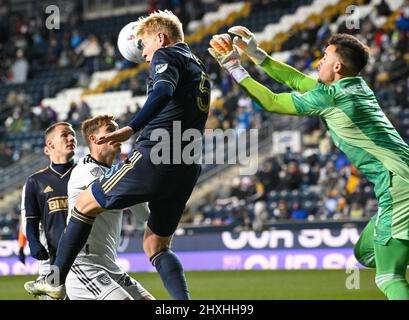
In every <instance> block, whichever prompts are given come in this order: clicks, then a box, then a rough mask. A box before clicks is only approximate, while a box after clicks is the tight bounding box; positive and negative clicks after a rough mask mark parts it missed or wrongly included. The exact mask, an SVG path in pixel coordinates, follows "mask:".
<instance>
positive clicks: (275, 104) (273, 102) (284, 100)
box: [239, 76, 298, 115]
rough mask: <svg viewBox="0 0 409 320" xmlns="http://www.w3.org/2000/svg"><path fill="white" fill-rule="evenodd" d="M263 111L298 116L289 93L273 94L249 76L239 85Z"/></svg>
mask: <svg viewBox="0 0 409 320" xmlns="http://www.w3.org/2000/svg"><path fill="white" fill-rule="evenodd" d="M239 85H240V87H242V88H243V89H244V90H245V91H246V92H247V94H248V95H249V96H250V97H251V98H252V99H253V100H254V101H256V102H257V103H258V104H259V105H260V106H261V107H262V108H263V109H264V110H266V111H268V112H272V113H280V114H289V115H298V113H297V110H296V108H295V105H294V103H293V100H292V99H291V94H290V93H278V94H277V93H274V92H272V91H270V90H269V89H268V88H266V87H265V86H263V85H262V84H261V83H259V82H257V81H256V80H254V79H253V78H251V77H250V76H249V77H247V78H245V79H243V80H242V81H241V82H240V83H239Z"/></svg>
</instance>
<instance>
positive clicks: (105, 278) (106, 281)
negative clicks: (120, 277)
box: [97, 273, 111, 286]
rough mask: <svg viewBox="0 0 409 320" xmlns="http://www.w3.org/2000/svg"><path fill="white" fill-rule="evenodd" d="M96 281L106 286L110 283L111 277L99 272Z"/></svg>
mask: <svg viewBox="0 0 409 320" xmlns="http://www.w3.org/2000/svg"><path fill="white" fill-rule="evenodd" d="M97 281H98V282H99V283H100V284H102V285H103V286H108V285H110V284H111V279H110V278H109V277H108V276H107V275H106V274H105V273H104V274H100V275H99V276H98V277H97Z"/></svg>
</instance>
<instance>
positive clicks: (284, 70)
mask: <svg viewBox="0 0 409 320" xmlns="http://www.w3.org/2000/svg"><path fill="white" fill-rule="evenodd" d="M229 32H230V33H233V34H235V35H236V36H235V37H234V39H233V45H234V46H236V47H238V48H240V49H241V50H242V51H243V52H244V53H245V54H246V55H248V56H249V57H250V58H251V60H253V61H254V63H256V64H258V65H260V67H261V68H263V70H264V71H265V72H266V73H267V74H268V75H269V76H270V77H271V78H273V79H274V80H276V81H278V82H280V83H282V84H284V85H286V86H287V87H289V88H290V89H292V90H295V91H298V92H300V93H305V92H307V91H309V90H311V89H313V88H315V86H316V85H317V80H315V79H314V78H312V77H309V76H307V75H306V74H303V73H302V72H300V71H298V70H297V69H295V68H293V67H291V66H289V65H288V64H285V63H282V62H280V61H278V60H275V59H273V58H272V57H270V56H269V55H268V54H267V53H266V52H265V51H264V50H263V49H261V48H260V47H259V46H258V43H257V40H256V38H255V36H254V34H253V33H252V32H251V31H250V30H249V29H247V28H246V27H242V26H234V27H231V28H230V29H229Z"/></svg>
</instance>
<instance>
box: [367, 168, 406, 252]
mask: <svg viewBox="0 0 409 320" xmlns="http://www.w3.org/2000/svg"><path fill="white" fill-rule="evenodd" d="M378 202H379V208H378V212H377V214H376V215H375V216H374V217H373V218H372V219H373V221H374V222H375V231H374V241H375V243H377V244H380V245H386V244H387V243H388V241H389V239H391V238H394V239H402V240H409V182H407V181H406V180H403V179H402V178H401V177H399V176H397V175H395V174H392V177H391V185H390V187H389V188H388V189H387V190H385V191H384V192H383V193H381V195H380V196H379V198H378Z"/></svg>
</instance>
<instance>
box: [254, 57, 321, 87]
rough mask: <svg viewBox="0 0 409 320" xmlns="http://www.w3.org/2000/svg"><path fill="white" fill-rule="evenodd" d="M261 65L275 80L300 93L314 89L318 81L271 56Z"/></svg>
mask: <svg viewBox="0 0 409 320" xmlns="http://www.w3.org/2000/svg"><path fill="white" fill-rule="evenodd" d="M260 67H262V68H263V70H264V71H265V72H266V73H267V74H268V75H269V76H270V77H271V78H273V79H274V80H276V81H278V82H280V83H282V84H284V85H286V86H287V87H289V88H290V89H292V90H295V91H297V92H300V93H305V92H307V91H310V90H312V89H314V88H315V87H316V85H317V83H318V81H317V80H316V79H314V78H312V77H310V76H307V75H306V74H304V73H302V72H300V71H298V70H297V69H295V68H293V67H291V66H289V65H288V64H285V63H282V62H280V61H278V60H275V59H273V58H272V57H270V56H267V57H266V59H265V60H264V61H263V63H262V64H261V65H260Z"/></svg>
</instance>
